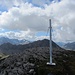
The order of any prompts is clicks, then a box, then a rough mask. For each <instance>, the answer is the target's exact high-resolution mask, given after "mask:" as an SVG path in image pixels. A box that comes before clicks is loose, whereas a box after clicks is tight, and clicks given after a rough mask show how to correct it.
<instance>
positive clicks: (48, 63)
mask: <svg viewBox="0 0 75 75" xmlns="http://www.w3.org/2000/svg"><path fill="white" fill-rule="evenodd" d="M47 65H53V66H55V65H56V64H55V63H50V62H47Z"/></svg>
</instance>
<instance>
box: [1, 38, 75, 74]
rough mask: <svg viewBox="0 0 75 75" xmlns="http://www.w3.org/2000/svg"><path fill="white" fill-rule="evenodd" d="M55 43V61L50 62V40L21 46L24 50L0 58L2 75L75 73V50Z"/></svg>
mask: <svg viewBox="0 0 75 75" xmlns="http://www.w3.org/2000/svg"><path fill="white" fill-rule="evenodd" d="M52 43H53V62H55V63H56V66H48V65H46V63H47V62H49V40H46V39H45V40H41V41H40V40H39V41H35V42H33V43H30V44H27V45H23V46H22V47H21V46H20V47H19V48H20V49H21V48H24V49H21V50H22V51H20V52H18V53H15V54H11V55H9V56H8V57H7V58H4V59H2V60H0V75H75V52H74V51H68V50H64V49H62V48H60V47H59V46H58V45H56V44H55V43H54V42H52ZM16 49H17V48H16Z"/></svg>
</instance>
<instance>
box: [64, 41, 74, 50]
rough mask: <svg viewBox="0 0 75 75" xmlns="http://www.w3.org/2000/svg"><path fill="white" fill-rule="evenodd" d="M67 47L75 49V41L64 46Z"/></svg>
mask: <svg viewBox="0 0 75 75" xmlns="http://www.w3.org/2000/svg"><path fill="white" fill-rule="evenodd" d="M63 47H64V48H65V49H69V50H75V42H72V43H67V44H65V45H64V46H63Z"/></svg>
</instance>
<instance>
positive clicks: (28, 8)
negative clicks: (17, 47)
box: [0, 0, 75, 42]
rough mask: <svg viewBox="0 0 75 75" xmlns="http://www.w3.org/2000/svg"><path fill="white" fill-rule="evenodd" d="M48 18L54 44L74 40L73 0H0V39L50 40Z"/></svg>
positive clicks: (74, 10)
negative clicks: (50, 23)
mask: <svg viewBox="0 0 75 75" xmlns="http://www.w3.org/2000/svg"><path fill="white" fill-rule="evenodd" d="M49 19H51V20H52V28H53V31H52V38H53V40H54V41H56V42H66V41H67V42H68V41H75V0H0V37H3V36H5V37H9V38H16V39H26V40H40V39H45V38H49V35H48V36H46V34H47V30H48V27H49Z"/></svg>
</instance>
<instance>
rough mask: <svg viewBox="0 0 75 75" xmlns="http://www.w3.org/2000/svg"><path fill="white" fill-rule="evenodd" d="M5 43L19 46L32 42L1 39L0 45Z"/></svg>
mask: <svg viewBox="0 0 75 75" xmlns="http://www.w3.org/2000/svg"><path fill="white" fill-rule="evenodd" d="M4 43H11V44H13V45H19V44H22V45H23V44H28V43H30V41H28V40H25V39H24V40H18V39H10V38H7V37H0V45H1V44H4Z"/></svg>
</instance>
